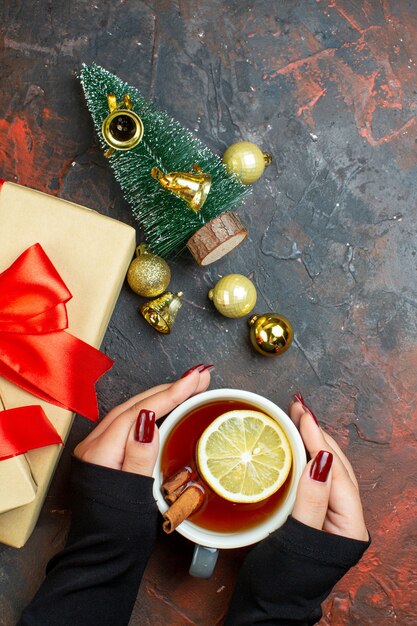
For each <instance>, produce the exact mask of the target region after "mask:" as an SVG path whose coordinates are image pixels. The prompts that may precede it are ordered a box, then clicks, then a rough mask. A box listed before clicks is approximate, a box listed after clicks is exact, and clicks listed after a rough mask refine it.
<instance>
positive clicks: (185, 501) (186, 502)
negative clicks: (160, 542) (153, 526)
mask: <svg viewBox="0 0 417 626" xmlns="http://www.w3.org/2000/svg"><path fill="white" fill-rule="evenodd" d="M204 496H205V492H204V489H203V487H202V486H200V485H198V484H197V483H193V484H192V485H189V486H188V487H187V488H186V489H185V491H183V493H182V494H181V495H180V496H179V498H178V499H177V500H175V502H174V503H173V504H172V505H171V506H170V507H169V509H168V511H166V512H165V513H164V514H163V518H164V522H163V524H162V528H163V530H164V531H165V532H166V533H167V534H170V533H172V532H173V531H174V530H175V529H176V528H177V526H179V525H180V524H181V522H183V521H184V520H186V519H187V518H188V517H189V516H190V515H192V513H194V512H195V511H196V510H197V509H198V508H199V507H200V506H201V505H202V504H203V501H204Z"/></svg>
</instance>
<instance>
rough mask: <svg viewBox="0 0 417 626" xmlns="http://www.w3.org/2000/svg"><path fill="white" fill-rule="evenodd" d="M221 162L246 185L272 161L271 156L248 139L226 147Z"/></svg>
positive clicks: (255, 178)
mask: <svg viewBox="0 0 417 626" xmlns="http://www.w3.org/2000/svg"><path fill="white" fill-rule="evenodd" d="M223 163H224V165H225V166H226V169H227V170H228V172H230V173H232V174H236V176H237V177H238V178H239V180H240V182H242V183H244V184H245V185H248V184H249V183H254V182H255V181H256V180H258V178H260V177H261V176H262V174H263V173H264V169H265V167H267V166H268V165H270V164H271V163H272V157H271V155H270V154H268V153H267V152H262V150H261V149H260V148H258V146H257V145H256V144H254V143H251V142H250V141H238V142H237V143H234V144H232V145H231V146H229V147H228V148H227V150H226V152H225V153H224V155H223Z"/></svg>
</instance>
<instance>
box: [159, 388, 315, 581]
mask: <svg viewBox="0 0 417 626" xmlns="http://www.w3.org/2000/svg"><path fill="white" fill-rule="evenodd" d="M218 400H237V401H240V402H247V403H248V404H251V405H253V406H254V408H257V409H259V410H260V411H263V412H265V413H267V414H268V415H270V416H271V417H272V418H274V419H275V420H276V421H277V422H278V423H279V424H280V425H281V426H282V427H283V429H284V430H285V433H286V435H287V437H288V440H289V442H290V444H291V449H292V453H293V466H292V473H291V483H290V485H289V486H288V489H287V495H286V497H285V498H284V500H283V502H282V503H281V505H280V506H279V508H278V509H276V510H275V511H273V512H272V513H271V514H270V515H269V516H268V517H267V518H266V519H265V520H263V521H262V522H260V523H259V524H257V526H255V527H253V528H248V529H246V530H239V531H238V532H216V531H212V530H208V529H204V528H202V527H200V526H197V525H196V524H193V522H192V521H190V520H185V521H184V522H182V524H180V525H179V526H178V527H177V529H176V530H177V531H178V532H179V533H180V534H181V535H183V536H184V537H186V538H187V539H189V540H190V541H193V542H194V543H195V544H197V545H196V546H195V549H194V556H193V560H192V563H191V567H190V574H191V575H192V576H197V577H199V578H209V577H210V576H211V574H212V572H213V570H214V566H215V564H216V561H217V556H218V550H219V549H231V548H241V547H243V546H248V545H251V544H254V543H257V542H258V541H261V539H264V537H267V536H268V535H269V534H270V533H271V532H272V531H274V530H276V529H277V528H279V527H280V526H282V524H283V523H284V522H285V520H286V519H287V517H288V515H289V514H290V513H291V511H292V509H293V506H294V502H295V496H296V491H297V485H298V481H299V479H300V476H301V474H302V471H303V469H304V467H305V464H306V453H305V448H304V444H303V441H302V439H301V436H300V434H299V432H298V430H297V428H296V427H295V426H294V424H293V423H292V421H291V419H290V418H289V417H288V415H287V414H286V413H284V411H283V410H282V409H280V408H279V407H278V406H277V405H276V404H274V403H273V402H271V401H270V400H267V399H266V398H263V397H262V396H260V395H258V394H256V393H252V392H250V391H243V390H241V389H213V390H211V391H204V392H203V393H199V394H198V395H196V396H193V397H192V398H189V399H188V400H186V401H185V402H183V403H182V404H180V405H179V406H178V407H177V408H176V409H174V410H173V411H172V412H171V413H170V414H169V415H168V416H167V417H166V419H165V421H164V422H163V424H162V425H161V426H160V428H159V435H160V451H159V455H158V459H157V461H156V465H155V470H154V478H155V483H154V497H155V500H156V503H157V505H158V508H159V510H160V512H161V513H165V511H166V510H167V509H168V504H167V503H166V502H165V500H164V497H163V495H162V492H161V484H162V480H163V474H162V468H161V457H162V451H163V449H164V446H165V442H166V439H167V437H168V435H169V433H170V432H171V430H172V428H173V426H174V425H175V424H176V423H177V422H178V421H180V420H181V419H182V418H183V417H184V416H185V415H187V414H188V413H190V411H192V410H194V409H196V408H197V407H199V406H201V405H205V404H207V403H211V402H214V401H218Z"/></svg>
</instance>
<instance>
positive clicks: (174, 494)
mask: <svg viewBox="0 0 417 626" xmlns="http://www.w3.org/2000/svg"><path fill="white" fill-rule="evenodd" d="M187 486H188V484H187V483H185V484H184V485H181V486H180V487H178V489H175V490H174V491H171V492H170V493H166V494H164V498H165V502H168V504H174V502H175V500H178V498H179V497H180V495H181V494H182V493H183V492H184V491H185V490H186V489H187Z"/></svg>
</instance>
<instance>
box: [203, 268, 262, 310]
mask: <svg viewBox="0 0 417 626" xmlns="http://www.w3.org/2000/svg"><path fill="white" fill-rule="evenodd" d="M208 297H209V298H210V300H212V301H213V304H214V306H215V307H216V309H217V310H218V312H219V313H221V314H222V315H224V316H225V317H243V316H244V315H247V314H248V313H250V312H251V311H252V309H253V307H254V306H255V304H256V289H255V285H254V284H253V282H252V281H251V280H249V278H246V276H242V274H228V275H227V276H223V278H221V279H220V280H219V282H218V283H216V285H215V287H214V288H213V289H210V291H209V292H208Z"/></svg>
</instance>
